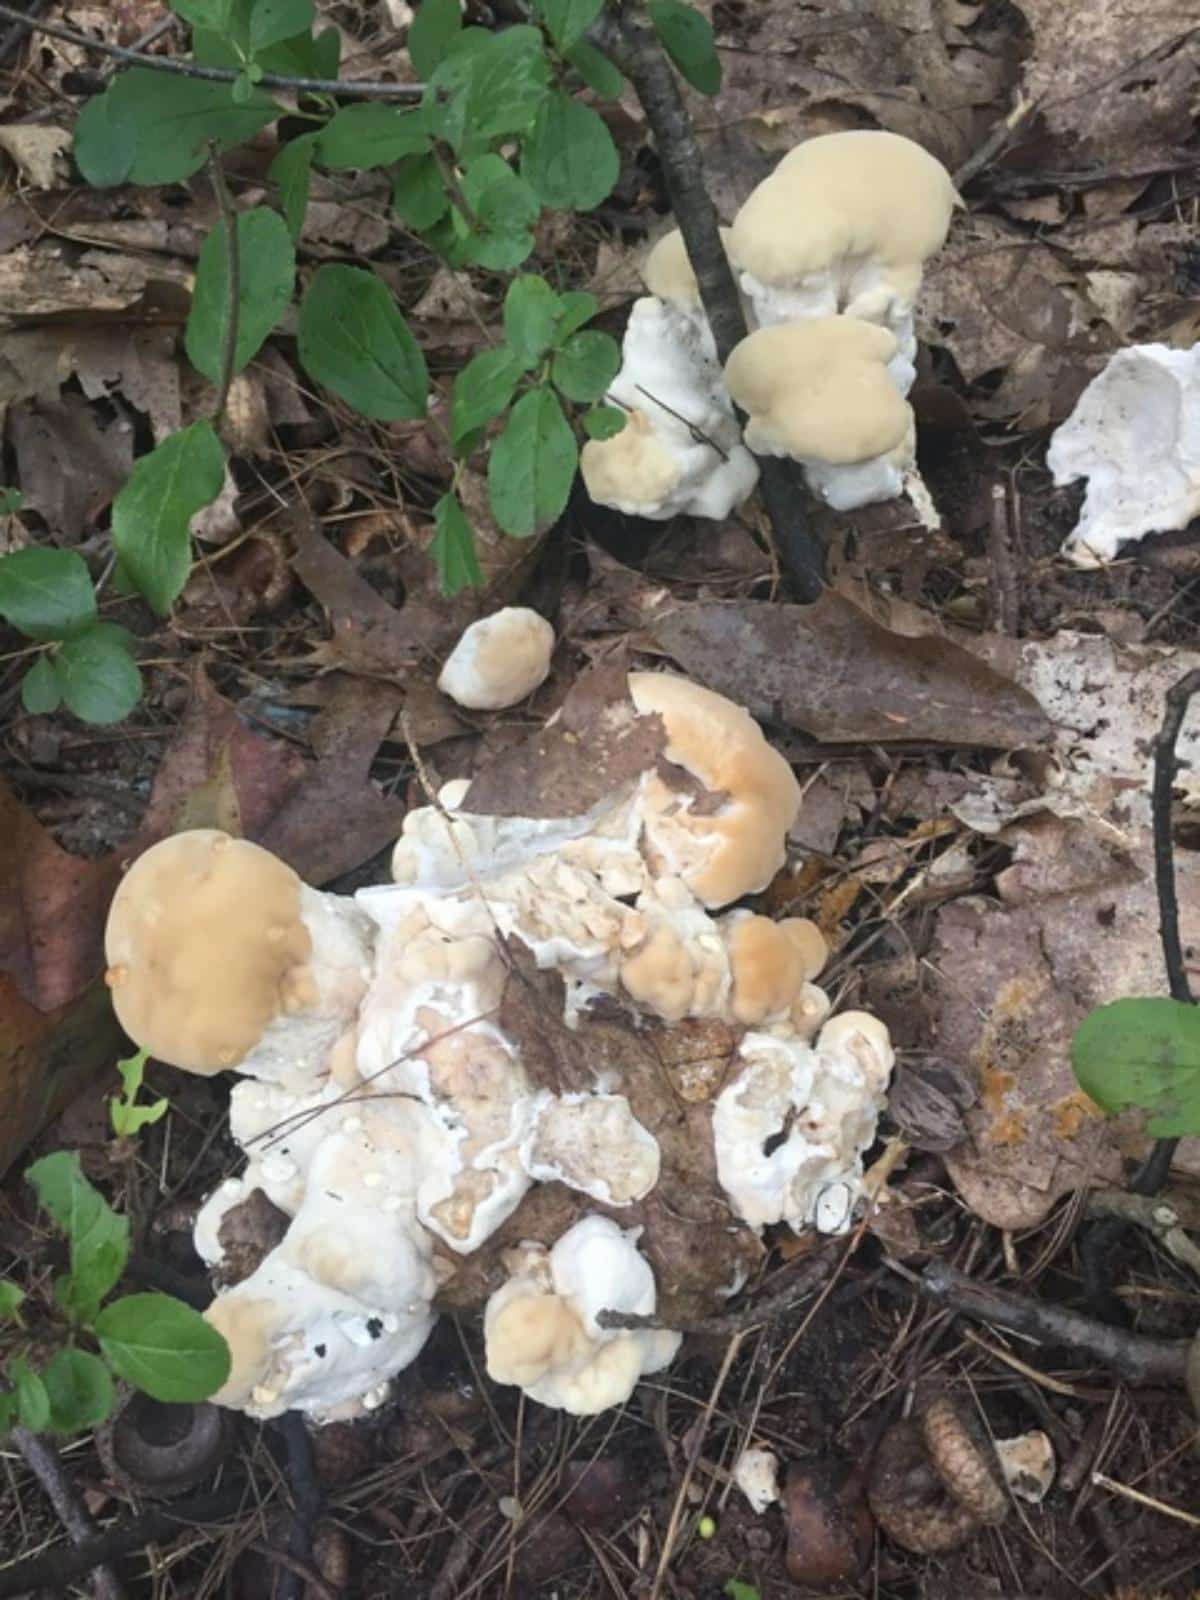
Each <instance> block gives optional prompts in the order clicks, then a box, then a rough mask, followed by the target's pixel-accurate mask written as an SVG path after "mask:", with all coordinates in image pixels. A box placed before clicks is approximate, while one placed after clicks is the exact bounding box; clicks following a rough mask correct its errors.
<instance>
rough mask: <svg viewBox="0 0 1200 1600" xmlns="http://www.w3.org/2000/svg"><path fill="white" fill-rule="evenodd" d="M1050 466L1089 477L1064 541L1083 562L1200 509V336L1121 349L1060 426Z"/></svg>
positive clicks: (1058, 472) (1182, 522)
mask: <svg viewBox="0 0 1200 1600" xmlns="http://www.w3.org/2000/svg"><path fill="white" fill-rule="evenodd" d="M1046 465H1047V466H1048V467H1049V468H1050V471H1051V472H1052V473H1053V474H1054V481H1055V483H1057V484H1060V485H1061V484H1066V483H1074V482H1075V480H1076V479H1077V478H1086V479H1087V493H1086V494H1085V496H1084V500H1083V509H1082V511H1081V512H1080V515H1079V521H1078V522H1077V523H1076V525H1075V528H1074V530H1073V531H1072V533H1071V535H1070V537H1069V538H1068V539H1067V542H1066V544H1065V545H1064V546H1063V552H1064V554H1066V555H1068V556H1070V557H1071V559H1072V560H1074V561H1076V562H1078V563H1079V565H1080V566H1096V565H1098V564H1100V563H1101V562H1105V561H1111V560H1112V559H1113V557H1114V556H1115V555H1116V554H1117V551H1118V550H1119V549H1120V548H1121V546H1122V545H1124V544H1129V543H1131V542H1132V541H1133V540H1135V539H1141V538H1143V537H1144V536H1145V535H1146V534H1148V533H1166V532H1168V531H1170V530H1171V529H1174V528H1186V527H1187V525H1188V523H1189V522H1190V521H1191V520H1192V518H1193V517H1195V516H1200V344H1196V345H1193V346H1192V348H1191V349H1190V350H1172V349H1171V348H1170V347H1169V346H1167V345H1164V344H1139V345H1134V346H1133V347H1132V348H1131V349H1128V350H1118V351H1117V353H1116V355H1114V356H1112V357H1111V358H1110V360H1109V362H1108V365H1107V366H1106V367H1105V368H1104V371H1103V372H1101V373H1100V374H1099V376H1098V377H1095V378H1093V379H1092V381H1091V383H1089V384H1088V386H1087V388H1086V389H1085V390H1084V391H1083V394H1082V395H1081V396H1080V398H1079V401H1078V402H1077V404H1076V406H1075V409H1074V411H1072V413H1071V415H1070V416H1069V417H1068V418H1067V420H1066V421H1065V422H1064V423H1063V424H1062V426H1061V427H1059V428H1058V429H1056V430H1055V433H1054V436H1053V438H1052V439H1051V440H1050V448H1049V450H1047V452H1046Z"/></svg>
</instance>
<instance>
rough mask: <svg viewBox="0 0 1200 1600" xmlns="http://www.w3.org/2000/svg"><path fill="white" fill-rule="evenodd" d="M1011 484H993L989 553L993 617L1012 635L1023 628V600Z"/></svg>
mask: <svg viewBox="0 0 1200 1600" xmlns="http://www.w3.org/2000/svg"><path fill="white" fill-rule="evenodd" d="M1012 539H1013V526H1012V499H1011V486H1010V484H1008V483H1004V482H999V483H994V484H993V485H992V518H991V526H990V530H989V534H988V557H989V560H990V562H991V568H992V621H993V624H994V626H995V628H996V631H997V633H1006V634H1008V635H1010V636H1012V637H1015V635H1016V634H1017V633H1018V632H1019V630H1020V622H1021V601H1020V596H1019V594H1018V591H1017V569H1016V564H1015V563H1014V561H1013V546H1012Z"/></svg>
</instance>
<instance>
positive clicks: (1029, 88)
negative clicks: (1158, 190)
mask: <svg viewBox="0 0 1200 1600" xmlns="http://www.w3.org/2000/svg"><path fill="white" fill-rule="evenodd" d="M1018 4H1019V6H1020V9H1021V10H1022V11H1023V12H1024V14H1025V18H1026V20H1027V22H1028V23H1029V27H1030V30H1031V31H1032V34H1033V52H1032V55H1031V56H1030V59H1029V62H1028V65H1027V66H1026V70H1025V92H1026V93H1027V94H1029V95H1031V96H1033V97H1034V98H1036V99H1037V100H1038V102H1039V104H1038V111H1039V114H1040V116H1041V118H1042V119H1043V121H1044V123H1045V126H1046V128H1047V129H1048V131H1049V132H1050V134H1051V136H1052V138H1053V139H1054V140H1056V141H1057V143H1058V146H1059V153H1058V154H1057V155H1056V157H1055V158H1053V159H1056V160H1057V162H1058V164H1059V165H1062V166H1068V167H1069V166H1075V165H1079V164H1080V162H1081V161H1090V162H1094V163H1096V164H1104V163H1111V164H1113V165H1114V166H1116V167H1118V169H1119V167H1120V165H1121V163H1126V164H1128V165H1131V166H1132V165H1136V166H1137V167H1139V168H1141V167H1146V166H1148V165H1151V164H1152V163H1153V162H1155V161H1157V160H1163V161H1170V160H1172V159H1175V158H1177V157H1178V155H1179V153H1180V147H1181V145H1182V143H1183V141H1184V139H1185V138H1186V137H1187V132H1188V130H1189V128H1190V126H1191V119H1192V117H1193V116H1194V115H1195V110H1196V94H1197V90H1198V89H1200V52H1198V51H1197V49H1196V41H1197V37H1198V36H1200V27H1198V25H1197V21H1196V16H1195V13H1194V12H1193V11H1190V10H1189V8H1188V7H1187V6H1181V5H1180V4H1179V3H1178V0H1108V3H1106V4H1104V5H1099V6H1083V5H1063V4H1061V3H1060V0H1018Z"/></svg>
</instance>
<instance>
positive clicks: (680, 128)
mask: <svg viewBox="0 0 1200 1600" xmlns="http://www.w3.org/2000/svg"><path fill="white" fill-rule="evenodd" d="M592 34H593V37H594V38H595V39H596V42H597V44H598V45H600V47H601V48H602V49H604V50H606V51H607V52H608V54H609V55H611V56H612V58H613V60H614V61H615V62H616V63H617V65H618V66H619V67H620V68H621V70H622V72H624V74H625V76H626V77H627V78H628V79H629V81H630V83H631V84H632V85H633V87H634V90H635V92H636V94H637V97H638V99H639V100H640V101H641V104H642V109H643V111H645V113H646V121H647V122H648V123H649V125H650V131H651V133H652V134H653V135H654V143H655V147H656V149H657V151H658V159H659V161H660V162H661V164H662V171H663V179H664V182H665V183H666V187H667V196H668V198H669V199H670V202H671V210H672V211H673V212H674V213H675V220H676V222H677V223H678V224H679V230H680V232H681V233H682V234H683V242H684V244H685V245H686V246H687V253H688V259H689V260H690V261H691V263H692V268H693V270H694V272H695V274H696V281H697V283H698V284H699V286H700V299H701V302H702V304H703V306H704V311H705V315H706V316H707V318H708V323H709V327H710V328H711V329H712V334H713V340H714V342H715V344H716V347H717V356H718V358H719V359H720V361H721V363H722V365H724V363H725V362H726V361H727V360H728V359H729V356H730V354H731V353H732V351H733V348H734V346H735V345H737V344H740V343H741V341H742V340H743V339H744V338H745V337H746V333H747V328H746V319H745V317H744V316H743V314H742V304H741V300H740V298H739V296H738V290H737V284H736V282H735V281H734V276H733V270H732V268H731V267H730V265H729V258H728V257H727V256H726V254H725V246H724V244H723V243H722V241H721V229H720V224H719V222H718V220H717V212H716V207H715V206H714V205H713V202H712V197H711V196H710V195H709V192H708V189H707V187H706V185H705V182H704V164H703V162H702V161H701V158H700V148H699V146H698V144H697V143H696V132H695V129H694V127H693V126H692V119H691V117H690V116H689V114H688V109H687V106H686V105H685V104H684V100H683V95H682V94H681V93H680V89H679V84H678V82H677V81H676V78H675V73H674V70H673V68H672V67H671V64H670V62H669V61H668V59H667V57H666V55H665V53H664V51H663V49H662V46H661V45H660V44H659V42H658V36H657V35H656V34H655V32H654V29H653V27H652V26H651V24H650V22H649V20H648V18H647V17H646V15H645V11H644V8H643V6H642V4H641V0H626V3H625V4H623V5H621V6H620V9H619V10H617V11H610V12H608V13H606V14H605V15H603V16H602V17H601V18H600V20H599V21H598V22H597V23H596V24H595V26H594V27H593V29H592ZM758 465H759V490H760V492H761V494H762V499H763V504H764V506H765V507H766V511H767V518H768V520H769V522H770V524H771V529H772V532H773V534H774V537H775V544H776V548H777V549H778V552H779V559H780V562H781V563H782V565H783V566H784V568H785V569H786V570H787V572H788V574H789V576H790V578H791V580H792V584H793V586H794V588H795V591H796V595H797V597H798V598H799V599H800V600H803V601H806V602H807V601H812V600H816V599H817V597H818V596H819V595H820V593H821V590H822V588H823V587H824V567H825V562H824V553H823V551H822V550H821V547H820V545H819V543H818V542H817V540H816V539H815V538H814V537H813V535H812V533H811V532H810V530H809V529H808V527H807V526H806V523H805V518H804V513H803V510H802V509H801V508H802V507H803V505H804V487H803V479H802V478H801V475H800V469H799V467H798V466H797V465H796V463H795V462H793V461H786V460H781V459H779V458H778V457H774V456H765V457H760V458H759V462H758Z"/></svg>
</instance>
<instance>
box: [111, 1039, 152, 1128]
mask: <svg viewBox="0 0 1200 1600" xmlns="http://www.w3.org/2000/svg"><path fill="white" fill-rule="evenodd" d="M146 1056H147V1052H146V1051H145V1050H139V1051H138V1053H137V1055H135V1056H129V1057H128V1058H127V1059H126V1060H124V1061H118V1062H117V1071H118V1072H119V1073H120V1074H121V1084H122V1089H121V1093H120V1094H115V1095H113V1096H112V1098H111V1099H110V1100H109V1102H108V1114H109V1117H110V1118H111V1120H112V1127H113V1132H114V1133H115V1134H116V1136H117V1138H118V1139H132V1138H133V1137H134V1135H135V1134H138V1133H140V1132H141V1130H142V1129H143V1128H145V1127H148V1126H149V1125H150V1123H152V1122H158V1121H159V1120H160V1119H161V1118H162V1117H165V1116H166V1114H167V1101H166V1100H163V1099H158V1100H151V1101H150V1102H149V1103H148V1104H143V1105H139V1104H138V1095H139V1094H140V1093H141V1092H142V1079H143V1078H144V1077H145V1074H146Z"/></svg>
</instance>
